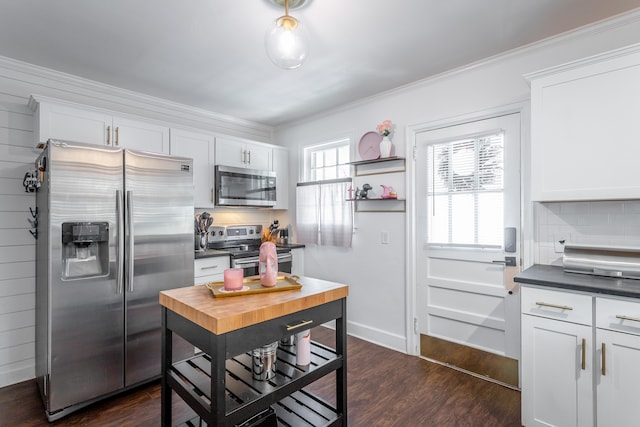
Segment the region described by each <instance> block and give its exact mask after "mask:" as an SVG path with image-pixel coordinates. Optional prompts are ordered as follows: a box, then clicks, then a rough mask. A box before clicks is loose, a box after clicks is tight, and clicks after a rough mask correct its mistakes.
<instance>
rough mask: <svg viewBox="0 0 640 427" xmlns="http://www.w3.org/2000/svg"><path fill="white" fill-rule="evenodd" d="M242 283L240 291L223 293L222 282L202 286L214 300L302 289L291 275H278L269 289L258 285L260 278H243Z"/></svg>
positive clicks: (298, 278)
mask: <svg viewBox="0 0 640 427" xmlns="http://www.w3.org/2000/svg"><path fill="white" fill-rule="evenodd" d="M242 283H243V287H242V290H237V291H225V290H224V282H209V283H205V284H204V286H206V287H207V289H209V290H210V291H211V293H212V294H213V296H214V297H215V298H226V297H237V296H241V295H251V294H262V293H266V292H279V291H290V290H294V289H300V288H302V284H301V283H300V277H298V276H295V275H292V274H282V273H280V274H279V275H278V281H277V282H276V284H275V286H272V287H270V288H267V287H265V286H262V284H261V283H260V276H250V277H245V278H244V280H243V281H242Z"/></svg>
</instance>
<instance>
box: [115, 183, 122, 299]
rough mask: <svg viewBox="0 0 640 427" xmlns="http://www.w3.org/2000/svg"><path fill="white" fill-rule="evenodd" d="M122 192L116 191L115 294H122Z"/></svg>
mask: <svg viewBox="0 0 640 427" xmlns="http://www.w3.org/2000/svg"><path fill="white" fill-rule="evenodd" d="M122 201H123V200H122V190H116V234H117V242H116V294H121V293H122V280H123V275H124V227H123V224H122V218H123V217H122Z"/></svg>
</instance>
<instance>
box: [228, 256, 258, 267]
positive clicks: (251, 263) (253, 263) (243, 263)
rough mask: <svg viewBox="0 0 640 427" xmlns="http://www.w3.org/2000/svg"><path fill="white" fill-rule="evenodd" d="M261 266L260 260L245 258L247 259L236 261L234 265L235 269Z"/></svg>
mask: <svg viewBox="0 0 640 427" xmlns="http://www.w3.org/2000/svg"><path fill="white" fill-rule="evenodd" d="M258 264H260V260H259V259H258V258H245V259H234V260H233V265H234V266H235V267H240V268H242V267H257V266H258Z"/></svg>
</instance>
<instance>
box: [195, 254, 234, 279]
mask: <svg viewBox="0 0 640 427" xmlns="http://www.w3.org/2000/svg"><path fill="white" fill-rule="evenodd" d="M227 268H229V257H228V256H216V257H210V258H199V259H196V260H195V264H194V269H193V271H194V280H193V284H194V285H203V284H205V283H207V282H222V281H223V280H224V270H225V269H227Z"/></svg>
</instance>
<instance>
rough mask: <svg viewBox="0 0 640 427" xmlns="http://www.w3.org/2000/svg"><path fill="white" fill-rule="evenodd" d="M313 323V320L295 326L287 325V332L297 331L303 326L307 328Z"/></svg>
mask: <svg viewBox="0 0 640 427" xmlns="http://www.w3.org/2000/svg"><path fill="white" fill-rule="evenodd" d="M312 323H313V320H303V321H302V322H300V323H298V324H297V325H287V331H291V330H293V329H298V328H301V327H303V326H307V325H310V324H312Z"/></svg>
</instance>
